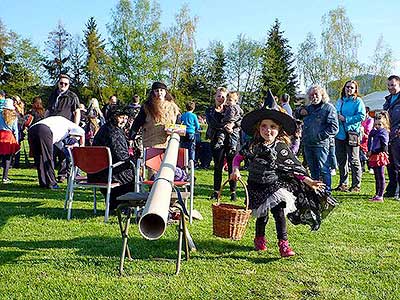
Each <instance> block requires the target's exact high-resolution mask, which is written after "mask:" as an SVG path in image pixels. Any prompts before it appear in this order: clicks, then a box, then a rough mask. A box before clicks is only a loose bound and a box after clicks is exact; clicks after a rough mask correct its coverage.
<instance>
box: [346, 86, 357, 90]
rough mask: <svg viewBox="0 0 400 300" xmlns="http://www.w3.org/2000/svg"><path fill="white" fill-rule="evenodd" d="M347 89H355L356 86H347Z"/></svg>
mask: <svg viewBox="0 0 400 300" xmlns="http://www.w3.org/2000/svg"><path fill="white" fill-rule="evenodd" d="M346 89H352V90H355V89H356V88H355V87H354V86H346Z"/></svg>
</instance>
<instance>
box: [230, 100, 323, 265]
mask: <svg viewBox="0 0 400 300" xmlns="http://www.w3.org/2000/svg"><path fill="white" fill-rule="evenodd" d="M242 130H243V131H244V132H245V133H246V134H248V135H250V136H252V137H253V138H252V139H251V140H250V141H249V142H247V143H246V144H245V145H243V147H242V149H241V150H240V152H239V153H238V154H237V155H236V156H235V158H234V161H233V171H232V174H231V176H230V178H231V180H238V179H239V178H240V177H241V176H240V172H239V166H240V162H241V161H242V160H243V159H245V158H247V159H249V166H248V171H249V177H248V191H249V208H250V209H252V210H253V215H254V216H255V217H257V220H256V234H255V238H254V246H255V250H257V251H265V250H267V245H266V243H267V241H266V239H265V227H266V225H267V222H268V212H269V210H271V212H272V215H273V217H274V219H275V226H276V231H277V237H278V246H279V252H280V255H281V257H288V256H293V255H295V252H294V251H293V250H292V249H291V248H290V247H289V243H288V238H287V231H286V219H285V215H286V214H287V213H290V214H289V215H288V217H289V219H290V221H291V222H292V223H294V224H299V223H303V224H309V225H311V226H312V229H313V230H317V229H318V228H319V225H320V222H321V215H322V213H323V210H324V209H323V208H322V209H321V205H320V204H321V198H320V196H318V194H317V192H318V190H320V189H323V187H324V184H323V183H322V182H320V181H315V180H312V179H311V178H309V177H308V176H307V173H306V170H305V169H304V168H303V166H302V165H301V163H300V162H299V160H298V159H297V158H296V157H295V156H294V154H293V153H292V152H291V151H290V149H289V147H288V145H287V144H288V139H287V136H286V134H288V135H293V134H294V133H295V131H296V123H295V121H294V119H293V118H292V117H290V116H289V115H287V114H286V113H282V112H280V111H278V110H273V109H266V108H261V109H258V110H255V111H253V112H250V113H248V114H247V115H245V116H244V118H243V120H242ZM294 195H296V196H294ZM326 195H328V194H325V196H326ZM317 207H318V209H316V208H317Z"/></svg>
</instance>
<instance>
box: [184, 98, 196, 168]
mask: <svg viewBox="0 0 400 300" xmlns="http://www.w3.org/2000/svg"><path fill="white" fill-rule="evenodd" d="M195 107H196V104H195V103H194V102H192V101H190V102H188V103H186V110H187V111H186V112H185V113H183V114H182V115H181V123H182V124H183V125H186V135H185V137H183V138H182V147H183V148H186V149H189V160H193V161H195V153H196V137H195V133H196V132H197V131H199V130H200V124H199V120H198V119H197V116H196V114H194V113H193V111H194V109H195Z"/></svg>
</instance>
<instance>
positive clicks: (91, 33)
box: [0, 0, 393, 112]
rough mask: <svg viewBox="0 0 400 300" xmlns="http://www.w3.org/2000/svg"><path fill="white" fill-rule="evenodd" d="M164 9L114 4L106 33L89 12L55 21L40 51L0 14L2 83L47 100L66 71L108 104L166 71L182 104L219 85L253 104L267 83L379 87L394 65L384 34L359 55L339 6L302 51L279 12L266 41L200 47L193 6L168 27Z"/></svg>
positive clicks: (206, 101) (288, 89) (202, 102)
mask: <svg viewBox="0 0 400 300" xmlns="http://www.w3.org/2000/svg"><path fill="white" fill-rule="evenodd" d="M160 16H161V9H160V5H159V3H158V2H157V1H150V0H120V1H119V2H118V3H117V4H116V6H115V7H114V8H113V9H112V11H111V13H110V21H109V23H107V26H106V27H107V33H108V37H107V38H104V37H103V36H102V35H101V34H100V33H99V31H98V29H97V22H96V20H95V18H93V17H91V18H89V19H88V20H87V22H86V24H85V25H84V28H83V30H82V35H72V34H71V33H69V32H68V31H67V30H66V28H65V26H64V25H63V24H62V23H61V22H59V23H58V24H57V26H56V28H55V29H53V30H52V31H50V32H49V34H48V38H47V40H46V41H45V50H44V51H41V50H40V48H39V47H37V46H35V45H34V44H33V42H32V41H31V40H30V39H27V38H24V37H22V36H21V35H19V34H18V33H15V32H13V31H12V30H8V29H7V28H6V26H5V25H4V24H3V23H2V22H1V19H0V88H1V89H4V90H6V91H7V92H8V93H9V94H17V95H19V96H21V97H22V98H23V99H26V100H27V101H28V102H29V101H30V99H32V98H33V97H34V96H36V95H41V96H42V97H43V99H44V100H46V99H47V96H48V94H49V93H50V91H51V89H52V88H53V84H54V83H55V82H56V80H57V78H58V76H59V74H61V73H66V74H68V75H70V77H71V83H72V86H73V88H74V89H75V91H76V92H77V93H78V95H79V97H80V99H81V101H83V102H85V101H87V100H88V99H89V98H91V97H96V98H98V99H99V100H100V101H101V102H103V103H104V102H106V101H107V99H108V97H109V96H110V95H112V94H116V95H117V97H118V98H119V99H122V100H123V101H125V102H128V101H129V99H130V98H131V97H132V96H133V95H134V94H138V95H139V96H140V97H141V98H142V99H143V98H145V97H146V95H147V93H148V91H149V87H150V85H151V82H153V81H156V80H162V81H164V82H166V83H167V85H168V86H169V87H170V90H171V93H172V94H173V95H174V96H175V98H176V101H177V103H178V105H179V106H180V107H181V108H183V107H184V103H185V102H186V101H188V100H194V101H196V103H197V111H199V112H202V111H204V109H205V107H206V106H208V105H210V104H211V103H212V101H213V94H214V91H215V88H216V87H218V86H227V87H228V88H229V89H232V90H237V91H239V92H240V93H241V98H242V106H243V108H244V110H246V111H248V110H250V109H253V108H254V107H257V106H259V105H260V103H262V100H263V97H264V95H265V93H266V91H268V89H270V90H271V91H272V93H273V94H274V95H278V96H279V95H281V94H283V93H288V94H289V95H291V96H292V97H294V96H295V94H296V91H297V89H298V87H299V81H300V82H302V84H304V85H306V86H307V85H310V84H315V83H319V84H322V85H324V86H326V87H327V88H328V90H329V92H330V94H331V96H332V97H336V96H337V95H338V93H339V91H340V87H341V86H342V85H343V82H344V81H346V80H347V79H349V78H357V79H359V80H360V81H363V80H364V81H365V82H362V83H361V86H364V93H367V92H370V91H374V90H379V89H383V88H385V79H386V77H387V75H388V74H389V73H390V72H391V70H392V69H393V64H392V62H393V56H392V51H391V49H390V48H389V47H388V46H387V45H386V44H385V42H384V41H383V37H381V38H380V39H379V40H378V42H377V46H376V49H375V50H374V53H373V54H372V56H371V57H372V58H371V63H370V64H368V65H363V64H361V63H360V62H359V61H358V57H357V54H358V53H357V52H358V49H359V47H360V45H361V37H360V36H359V35H357V33H355V32H354V28H353V26H352V24H351V21H350V18H349V17H347V15H346V11H345V9H344V8H343V7H338V8H337V9H334V10H331V11H329V12H328V13H327V14H325V15H324V16H322V21H321V26H322V28H323V30H322V34H321V38H320V41H317V39H316V38H315V37H314V36H313V35H312V34H311V33H308V34H307V35H306V38H305V40H304V42H302V43H301V44H300V46H299V48H298V49H297V54H295V53H294V52H293V50H292V48H291V47H290V46H289V41H288V39H286V38H285V36H284V31H283V30H282V29H281V23H280V22H279V20H278V19H276V20H275V21H274V22H273V24H272V25H271V27H270V28H269V29H268V30H267V32H266V38H265V42H261V41H256V40H252V39H250V38H248V37H247V36H246V35H245V34H243V33H241V34H239V35H238V36H237V38H236V39H235V40H234V41H233V42H231V43H230V44H229V46H228V47H226V48H225V47H224V44H223V43H222V42H221V41H212V42H210V43H209V45H208V47H207V48H205V49H196V40H195V33H196V29H197V24H198V17H196V16H192V14H191V11H190V7H189V6H188V5H183V6H182V7H181V8H180V10H179V11H178V12H177V13H176V15H175V18H174V20H171V22H172V25H171V26H170V27H168V28H166V29H163V28H162V26H161V25H162V24H161V23H160ZM365 74H369V76H365ZM363 83H364V84H363Z"/></svg>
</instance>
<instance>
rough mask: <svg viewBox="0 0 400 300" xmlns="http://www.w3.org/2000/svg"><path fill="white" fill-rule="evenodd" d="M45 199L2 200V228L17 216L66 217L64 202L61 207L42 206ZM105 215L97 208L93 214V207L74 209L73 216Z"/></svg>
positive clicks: (0, 204) (93, 216)
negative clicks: (24, 200)
mask: <svg viewBox="0 0 400 300" xmlns="http://www.w3.org/2000/svg"><path fill="white" fill-rule="evenodd" d="M45 204H46V202H45V201H42V202H40V201H26V202H0V229H1V228H2V227H3V226H4V225H6V223H7V220H8V219H9V218H11V217H15V216H24V217H35V216H45V217H46V218H48V219H54V220H59V219H66V218H67V211H66V210H64V207H63V202H62V203H60V208H50V207H41V206H43V205H45ZM101 215H104V211H103V210H97V214H96V215H94V214H93V210H92V209H73V210H72V217H73V218H74V219H90V218H97V217H98V216H101Z"/></svg>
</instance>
